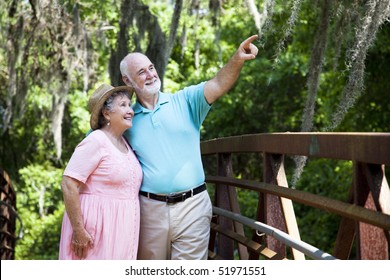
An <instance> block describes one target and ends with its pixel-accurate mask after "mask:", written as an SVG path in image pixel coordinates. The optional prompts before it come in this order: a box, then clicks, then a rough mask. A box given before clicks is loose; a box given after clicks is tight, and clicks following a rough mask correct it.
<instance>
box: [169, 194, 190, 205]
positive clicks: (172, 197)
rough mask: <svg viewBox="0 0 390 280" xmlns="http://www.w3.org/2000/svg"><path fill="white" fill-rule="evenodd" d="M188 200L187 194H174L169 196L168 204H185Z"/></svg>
mask: <svg viewBox="0 0 390 280" xmlns="http://www.w3.org/2000/svg"><path fill="white" fill-rule="evenodd" d="M186 199H187V195H186V193H185V192H182V193H178V194H175V193H172V194H169V195H167V199H166V202H167V203H168V204H172V203H176V202H183V201H184V200H186Z"/></svg>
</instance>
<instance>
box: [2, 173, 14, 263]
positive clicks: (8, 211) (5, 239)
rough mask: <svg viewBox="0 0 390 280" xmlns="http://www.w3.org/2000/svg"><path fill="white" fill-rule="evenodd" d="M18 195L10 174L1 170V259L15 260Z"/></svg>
mask: <svg viewBox="0 0 390 280" xmlns="http://www.w3.org/2000/svg"><path fill="white" fill-rule="evenodd" d="M16 218H17V213H16V193H15V191H14V188H13V187H12V184H11V180H10V179H9V177H8V174H7V173H6V172H5V171H4V170H3V169H1V168H0V257H1V259H2V260H9V259H14V258H15V245H16V240H17V237H16V235H15V231H16Z"/></svg>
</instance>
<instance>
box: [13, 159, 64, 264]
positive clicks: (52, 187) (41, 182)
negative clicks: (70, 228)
mask: <svg viewBox="0 0 390 280" xmlns="http://www.w3.org/2000/svg"><path fill="white" fill-rule="evenodd" d="M19 173H20V176H21V181H22V184H21V185H20V186H19V187H18V188H17V194H18V197H17V209H18V213H19V216H20V218H21V220H22V233H23V238H22V239H20V240H19V241H18V243H17V247H16V259H39V260H40V259H58V244H59V237H60V230H61V221H62V215H63V212H64V206H63V202H62V192H61V187H60V184H59V182H61V178H62V169H57V168H54V167H52V166H50V165H49V164H44V165H29V166H27V167H25V168H23V169H21V170H20V171H19Z"/></svg>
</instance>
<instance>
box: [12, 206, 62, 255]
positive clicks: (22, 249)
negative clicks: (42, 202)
mask: <svg viewBox="0 0 390 280" xmlns="http://www.w3.org/2000/svg"><path fill="white" fill-rule="evenodd" d="M56 207H57V209H56V210H55V211H54V212H53V214H52V215H47V216H43V217H39V216H38V215H37V213H34V212H31V211H29V210H28V209H27V208H24V207H21V208H19V215H20V218H21V219H22V221H23V238H21V239H20V240H18V241H17V247H16V253H15V259H17V260H56V259H58V252H59V243H60V235H61V223H62V217H63V214H64V205H63V204H62V203H58V205H56Z"/></svg>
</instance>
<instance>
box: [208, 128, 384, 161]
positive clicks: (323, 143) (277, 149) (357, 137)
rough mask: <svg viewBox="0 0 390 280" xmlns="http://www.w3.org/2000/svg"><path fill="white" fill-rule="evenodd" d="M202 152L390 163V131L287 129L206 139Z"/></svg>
mask: <svg viewBox="0 0 390 280" xmlns="http://www.w3.org/2000/svg"><path fill="white" fill-rule="evenodd" d="M201 151H202V155H208V154H216V153H240V152H265V153H274V154H284V155H301V156H307V157H317V158H329V159H340V160H356V161H361V162H366V163H376V164H385V165H390V133H360V132H359V133H358V132H349V133H344V132H336V133H335V132H331V133H330V132H284V133H260V134H247V135H239V136H231V137H225V138H216V139H211V140H206V141H203V142H202V143H201Z"/></svg>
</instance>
